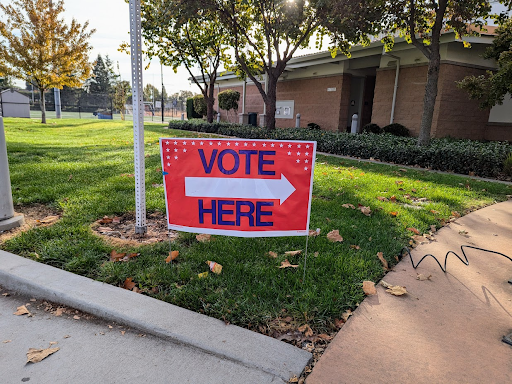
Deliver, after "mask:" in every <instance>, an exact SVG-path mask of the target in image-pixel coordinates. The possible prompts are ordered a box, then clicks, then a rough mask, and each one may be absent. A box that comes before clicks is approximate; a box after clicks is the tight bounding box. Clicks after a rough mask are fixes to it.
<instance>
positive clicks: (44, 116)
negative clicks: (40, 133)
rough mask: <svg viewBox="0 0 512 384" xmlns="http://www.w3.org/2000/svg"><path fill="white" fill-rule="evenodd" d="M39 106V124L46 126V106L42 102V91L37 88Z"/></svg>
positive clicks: (43, 101)
mask: <svg viewBox="0 0 512 384" xmlns="http://www.w3.org/2000/svg"><path fill="white" fill-rule="evenodd" d="M39 95H40V99H39V106H40V107H41V123H42V124H46V104H45V100H44V89H43V88H39Z"/></svg>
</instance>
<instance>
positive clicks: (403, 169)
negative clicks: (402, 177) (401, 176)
mask: <svg viewBox="0 0 512 384" xmlns="http://www.w3.org/2000/svg"><path fill="white" fill-rule="evenodd" d="M399 171H400V172H407V169H405V168H400V169H399Z"/></svg>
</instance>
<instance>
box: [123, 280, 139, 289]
mask: <svg viewBox="0 0 512 384" xmlns="http://www.w3.org/2000/svg"><path fill="white" fill-rule="evenodd" d="M136 285H137V284H136V283H134V282H133V280H132V278H131V277H127V278H126V280H125V281H124V283H123V288H124V289H127V290H129V291H131V290H132V289H133V287H135V286H136Z"/></svg>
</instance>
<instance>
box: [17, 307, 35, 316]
mask: <svg viewBox="0 0 512 384" xmlns="http://www.w3.org/2000/svg"><path fill="white" fill-rule="evenodd" d="M14 315H16V316H22V315H29V316H32V314H31V313H30V311H29V310H28V309H27V307H25V306H24V305H21V306H19V307H18V308H16V312H14Z"/></svg>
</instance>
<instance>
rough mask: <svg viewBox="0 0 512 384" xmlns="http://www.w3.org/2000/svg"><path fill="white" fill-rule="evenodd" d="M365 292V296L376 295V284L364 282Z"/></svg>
mask: <svg viewBox="0 0 512 384" xmlns="http://www.w3.org/2000/svg"><path fill="white" fill-rule="evenodd" d="M363 292H364V294H365V295H367V296H369V295H376V294H377V289H376V288H375V283H374V282H373V281H367V280H365V281H363Z"/></svg>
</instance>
